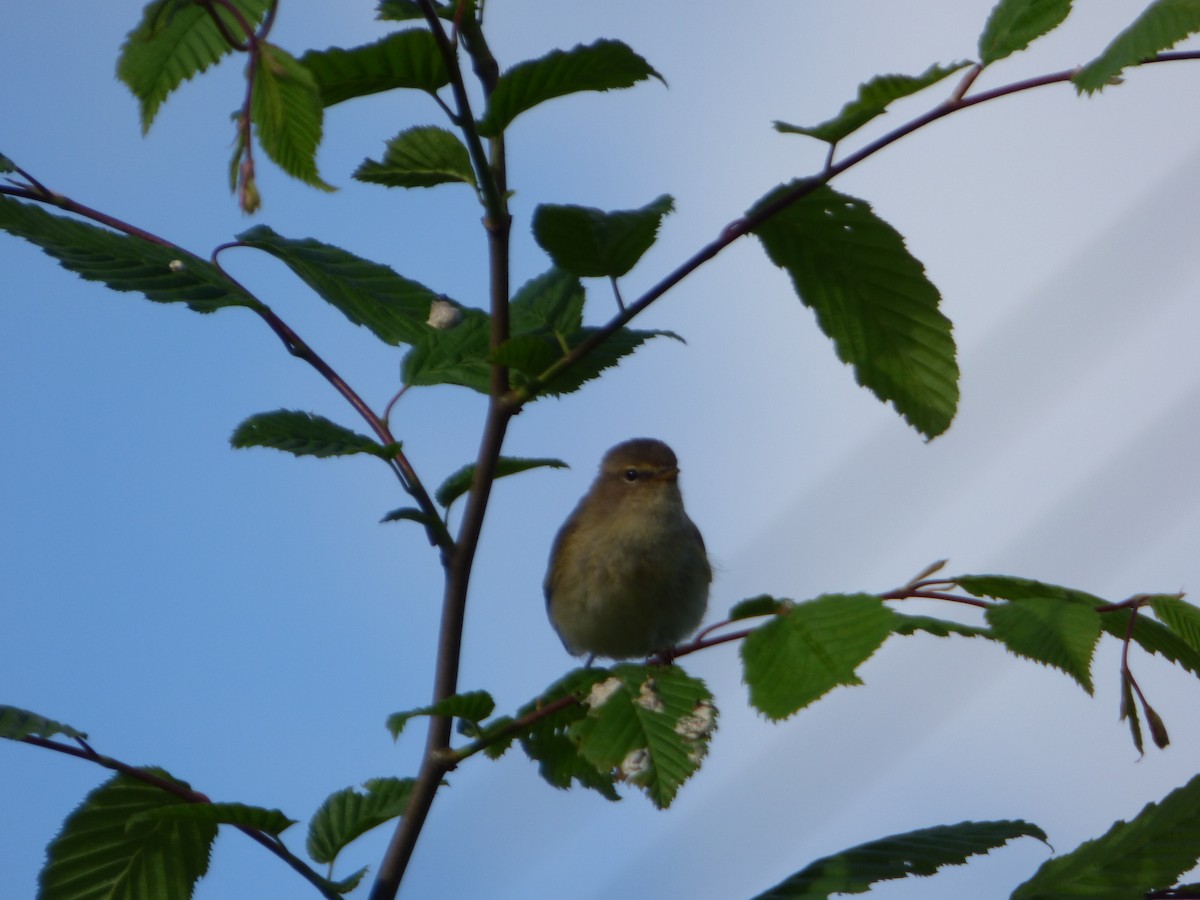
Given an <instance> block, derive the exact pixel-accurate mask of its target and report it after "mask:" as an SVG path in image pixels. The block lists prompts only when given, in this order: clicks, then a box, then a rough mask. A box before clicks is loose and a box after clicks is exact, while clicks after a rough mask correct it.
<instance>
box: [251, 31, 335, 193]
mask: <svg viewBox="0 0 1200 900" xmlns="http://www.w3.org/2000/svg"><path fill="white" fill-rule="evenodd" d="M256 60H257V65H256V66H255V69H254V89H253V92H252V94H251V98H250V119H251V121H252V122H253V123H254V127H255V130H256V133H257V134H258V142H259V143H260V144H262V148H263V149H264V150H265V151H266V152H267V156H269V157H271V160H272V161H273V162H274V163H275V164H276V165H277V166H279V168H281V169H283V171H285V172H287V173H288V174H289V175H291V176H292V177H293V178H298V179H299V180H300V181H303V182H304V183H305V184H308V185H311V186H312V187H316V188H320V189H321V190H326V191H332V190H333V187H332V186H330V185H328V184H326V183H325V182H324V181H322V180H321V176H320V175H318V174H317V147H318V146H320V143H321V129H322V123H323V118H324V112H323V109H322V105H321V94H320V92H319V91H318V90H317V83H316V81H315V80H314V79H313V76H312V73H311V72H310V71H309V70H308V69H307V68H305V67H304V65H303V64H302V63H301V62H300V61H299V60H298V59H296V58H295V57H294V56H292V55H291V54H290V53H288V52H287V51H286V50H283V49H281V48H279V47H276V46H274V45H273V44H268V43H265V42H263V43H260V44H259V54H258V56H257V57H256Z"/></svg>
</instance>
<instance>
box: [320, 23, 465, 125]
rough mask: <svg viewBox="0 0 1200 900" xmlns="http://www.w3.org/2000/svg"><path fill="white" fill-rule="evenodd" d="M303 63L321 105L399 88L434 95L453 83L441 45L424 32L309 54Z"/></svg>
mask: <svg viewBox="0 0 1200 900" xmlns="http://www.w3.org/2000/svg"><path fill="white" fill-rule="evenodd" d="M300 62H301V64H303V65H304V67H305V68H306V69H308V70H309V72H311V73H312V77H313V82H314V83H315V84H316V87H317V91H318V92H319V93H320V95H321V105H322V106H333V105H334V104H335V103H341V102H342V101H343V100H351V99H353V98H354V97H365V96H367V95H369V94H377V93H379V92H381V91H391V90H395V89H397V88H414V89H416V90H421V91H426V92H428V93H430V94H432V93H434V92H435V91H437V89H438V88H440V87H442V86H443V85H446V84H448V83H449V82H450V76H449V75H448V74H447V72H446V63H445V60H443V59H442V54H441V53H440V52H439V51H438V47H437V41H436V40H434V37H433V35H432V34H430V33H429V31H427V30H425V29H422V28H414V29H409V30H408V31H397V32H394V33H392V34H389V35H388V36H387V37H384V38H380V39H379V40H378V41H375V42H374V43H371V44H363V45H362V46H359V47H352V48H350V49H348V50H346V49H343V48H341V47H330V48H329V49H328V50H310V51H308V52H307V53H305V54H304V55H303V56H301V57H300Z"/></svg>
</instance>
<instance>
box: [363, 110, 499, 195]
mask: <svg viewBox="0 0 1200 900" xmlns="http://www.w3.org/2000/svg"><path fill="white" fill-rule="evenodd" d="M354 177H355V178H356V179H358V180H359V181H366V182H371V183H374V184H382V185H385V186H386V187H405V188H418V187H432V186H433V185H435V184H445V183H446V182H452V181H464V182H466V183H467V184H469V185H471V186H472V187H474V186H475V170H474V169H472V168H471V157H470V154H468V153H467V148H466V147H464V146H463V143H462V141H460V140H459V139H458V138H457V137H455V136H454V135H453V134H451V133H450V132H449V131H447V130H446V129H444V128H436V127H434V126H432V125H425V126H418V127H414V128H409V129H408V130H406V131H402V132H400V133H399V134H398V135H396V136H395V137H394V138H392V139H391V140H390V141H388V144H387V151H386V153H385V154H384V157H383V162H376V161H375V160H373V159H368V160H365V161H364V162H363V163H362V165H360V166H359V167H358V168H357V169H355V170H354Z"/></svg>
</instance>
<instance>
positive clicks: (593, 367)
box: [490, 327, 683, 397]
mask: <svg viewBox="0 0 1200 900" xmlns="http://www.w3.org/2000/svg"><path fill="white" fill-rule="evenodd" d="M598 330H599V329H598V328H592V327H587V328H580V329H579V330H578V331H576V332H575V333H573V334H570V335H566V336H565V337H561V338H560V337H558V336H550V335H518V336H516V337H513V338H509V340H507V341H505V342H504V344H503V345H501V347H500V348H499V349H498V350H497V351H496V352H495V353H494V354H492V355H491V357H490V358H491V360H492V361H493V362H497V363H500V364H501V365H505V366H509V367H510V369H511V372H510V379H509V380H510V382H511V384H512V385H513V386H514V387H525V386H528V385H530V384H531V383H532V382H533V380H534V379H537V378H540V377H541V375H542V373H544V372H545V371H546V370H547V369H548V368H549V367H550V366H551V365H553V364H554V363H556V362H557V361H558V360H559V359H561V358H562V357H563V356H564V355H565V354H566V351H565V350H564V349H563V347H562V343H565V344H566V346H567V349H568V350H569V349H571V348H574V347H576V346H578V345H579V344H581V343H583V342H584V341H585V340H586V339H587V338H588V337H590V336H591V335H592V334H594V333H595V332H597V331H598ZM656 337H669V338H674V339H675V340H677V341H681V342H682V341H683V338H681V337H680V336H679V335H677V334H675V332H673V331H638V330H635V329H632V328H622V329H620V330H619V331H617V332H615V333H614V334H612V335H611V336H609V338H608V339H607V340H606V341H604V343H602V344H600V346H599V347H597V348H596V349H595V350H593V351H592V352H591V353H589V354H588V355H587V356H585V357H584V358H583V359H580V360H579V361H578V362H577V363H576V364H575V365H573V366H572V367H571V368H569V369H567V370H566V372H564V373H563V374H561V375H559V376H558V377H556V378H554V379H552V380H550V381H548V382H547V383H546V384H545V385H544V386H542V390H541V392H540V393H539V394H538V395H537V396H548V397H559V396H562V395H563V394H570V393H573V392H574V391H577V390H579V389H580V388H581V387H583V385H584V384H586V383H587V382H588V381H591V380H592V379H593V378H599V377H600V373H601V372H603V371H604V370H605V369H609V368H612V367H613V366H616V365H617V364H618V363H620V361H621V359H622V358H624V357H626V356H628V355H629V354H631V353H633V351H634V350H636V349H637V348H638V347H640V346H641V345H642V344H644V343H645V342H646V341H648V340H650V339H651V338H656ZM560 340H561V342H562V343H560Z"/></svg>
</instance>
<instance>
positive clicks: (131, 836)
mask: <svg viewBox="0 0 1200 900" xmlns="http://www.w3.org/2000/svg"><path fill="white" fill-rule="evenodd" d="M147 771H149V772H151V773H153V774H154V775H157V776H158V777H159V778H164V779H168V780H171V781H174V782H175V783H176V784H179V785H180V786H182V787H184V788H187V787H188V786H187V785H186V784H185V783H184V782H182V781H178V780H177V779H173V778H171V776H170V775H168V774H167V773H166V772H164V771H162V770H161V769H148V770H147ZM183 803H186V801H185V800H183V799H181V798H180V797H176V796H175V795H174V794H169V793H167V792H166V791H163V790H160V789H159V788H157V787H153V786H151V785H149V784H146V783H144V782H142V781H138V780H137V779H135V778H131V777H130V776H128V775H115V776H113V777H112V778H110V779H109V780H108V781H106V782H104V784H102V785H100V787H98V788H96V789H95V790H93V791H92V792H91V793H89V794H88V795H87V797H86V798H85V799H84V801H83V803H82V804H80V805H79V806H78V807H77V808H76V809H75V811H74V812H72V813H71V815H69V816H68V817H67V820H66V821H65V822H64V823H63V827H62V830H61V831H60V832H59V833H58V836H57V837H55V838H54V840H53V841H51V843H50V846H49V847H47V848H46V863H45V865H44V866H43V867H42V871H41V874H40V875H39V877H38V884H39V887H40V891H39V893H38V898H39V900H117V898H122V900H135V898H142V897H155V898H159V897H161V898H163V900H175V898H179V900H183V898H188V897H191V896H192V889H193V887H194V886H195V884H196V882H197V881H198V880H199V879H200V878H201V877H203V875H204V874H205V872H207V871H208V860H209V851H210V849H211V847H212V842H213V839H214V838H215V837H216V836H217V826H216V825H214V824H211V823H206V822H193V821H167V820H164V821H145V820H143V821H131V820H132V819H134V817H136V816H137V815H138V814H139V813H144V812H151V811H153V810H158V809H162V808H164V807H171V806H178V805H180V804H183Z"/></svg>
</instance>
